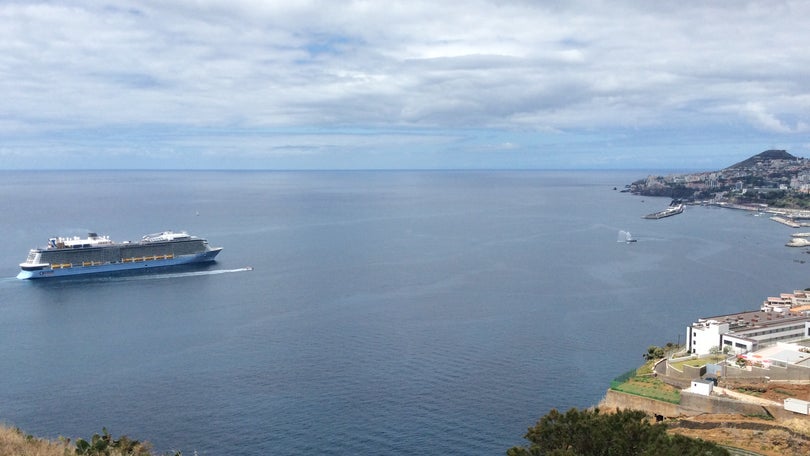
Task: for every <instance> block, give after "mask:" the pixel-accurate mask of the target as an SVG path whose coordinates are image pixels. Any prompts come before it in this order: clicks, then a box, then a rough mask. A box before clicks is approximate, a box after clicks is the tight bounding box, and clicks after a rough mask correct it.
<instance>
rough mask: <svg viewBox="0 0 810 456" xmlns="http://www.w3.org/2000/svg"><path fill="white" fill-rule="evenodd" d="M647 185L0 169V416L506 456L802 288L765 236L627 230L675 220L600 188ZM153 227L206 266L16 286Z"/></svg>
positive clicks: (731, 219)
mask: <svg viewBox="0 0 810 456" xmlns="http://www.w3.org/2000/svg"><path fill="white" fill-rule="evenodd" d="M644 175H645V174H644V173H640V172H301V173H297V172H3V173H0V178H1V180H0V202H1V203H0V204H2V209H3V210H2V214H3V216H2V218H0V239H2V240H3V242H2V243H0V259H2V261H0V385H2V388H0V420H3V421H5V422H6V423H7V424H11V425H15V426H19V427H21V428H23V429H25V430H26V431H27V432H31V433H34V434H38V435H43V436H49V437H56V436H58V435H63V436H70V437H77V436H83V437H89V436H90V435H91V434H92V433H94V432H99V431H100V430H101V428H102V427H103V426H106V427H107V428H108V429H109V430H110V431H111V432H112V433H113V434H115V435H120V434H127V435H129V436H131V437H134V438H138V439H145V440H149V441H151V442H153V444H154V445H155V447H156V449H157V450H160V451H168V450H170V449H179V450H182V451H183V453H184V454H193V452H194V451H196V452H197V454H200V455H224V454H245V455H266V454H272V455H287V454H290V455H292V454H302V453H315V452H324V453H331V454H402V455H423V454H462V453H463V454H472V455H497V454H504V452H505V451H506V449H508V448H509V447H511V446H513V445H518V444H522V443H523V438H522V437H523V434H524V433H525V432H526V429H527V428H528V427H529V426H531V425H532V424H533V423H534V422H535V421H536V420H537V419H538V418H539V417H540V416H542V415H543V414H545V413H547V412H548V411H549V410H550V409H551V408H559V409H568V408H570V407H587V406H591V405H594V404H596V403H597V402H598V401H599V400H600V399H601V397H602V396H603V395H604V391H605V389H606V388H607V387H608V385H609V382H610V380H611V379H612V378H613V377H614V376H616V375H618V374H620V373H622V372H624V371H626V370H628V369H630V368H633V367H635V366H637V365H638V364H639V363H640V362H641V354H642V353H643V352H645V351H646V348H647V346H648V345H651V344H663V343H666V342H668V341H673V342H676V341H678V339H679V337H680V336H679V335H680V334H682V333H683V332H684V328H685V326H686V325H687V324H688V323H690V322H692V321H693V320H694V319H695V318H697V317H701V316H711V315H716V314H722V313H725V312H730V311H737V310H743V309H753V308H757V307H758V306H759V304H760V302H761V301H762V300H763V299H764V298H766V297H767V296H768V295H774V294H776V293H779V292H784V291H792V290H794V289H800V288H804V287H806V286H808V285H810V283H808V282H810V281H808V273H810V263H808V264H805V263H803V261H804V260H805V259H808V260H810V256H808V255H807V254H806V253H804V251H803V250H802V249H789V248H787V247H784V246H783V245H784V243H785V242H786V241H787V240H788V238H789V234H790V233H791V232H792V231H793V230H791V229H789V228H787V227H784V226H782V225H779V224H777V223H774V222H772V221H770V220H768V218H767V217H754V216H752V215H749V214H745V213H742V212H737V211H731V210H722V209H716V208H701V207H689V208H687V210H686V211H685V212H684V214H682V215H679V216H676V217H671V218H668V219H663V220H658V221H650V220H643V219H641V216H642V215H644V214H646V213H649V212H654V211H657V210H660V209H663V207H664V206H666V205H667V204H668V202H669V201H668V200H662V199H658V198H643V197H638V196H632V195H628V194H622V193H620V192H618V191H614V190H613V187H614V186H618V187H620V188H621V186H623V185H624V184H626V183H629V182H631V181H633V180H635V179H637V178H640V177H644ZM165 229H174V230H188V231H189V232H191V233H193V234H198V235H200V236H203V237H206V238H208V239H209V241H210V243H211V244H212V245H215V246H222V247H224V250H223V252H222V253H221V254H220V256H219V260H218V262H217V263H215V264H213V265H211V266H210V267H208V268H204V269H201V270H196V271H183V272H177V273H170V274H164V275H138V276H125V277H117V278H89V279H75V280H68V281H56V282H30V281H19V280H16V279H14V278H13V277H14V276H15V275H16V273H17V271H18V266H17V265H18V263H19V262H21V261H23V260H24V258H25V256H26V254H27V251H28V249H29V248H31V247H34V246H39V245H44V244H45V242H46V240H47V238H48V237H50V236H55V235H83V234H85V233H86V232H87V231H97V232H99V233H103V234H109V235H111V236H112V237H113V239H115V240H118V241H123V240H135V239H139V238H140V236H142V235H143V234H146V233H150V232H155V231H161V230H165ZM619 230H626V231H630V232H631V233H632V235H633V236H634V237H635V238H637V239H638V242H637V243H635V244H625V243H620V242H617V236H618V231H619ZM245 266H252V267H253V268H254V270H253V271H244V270H242V268H244V267H245Z"/></svg>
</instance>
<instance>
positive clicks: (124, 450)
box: [0, 426, 181, 456]
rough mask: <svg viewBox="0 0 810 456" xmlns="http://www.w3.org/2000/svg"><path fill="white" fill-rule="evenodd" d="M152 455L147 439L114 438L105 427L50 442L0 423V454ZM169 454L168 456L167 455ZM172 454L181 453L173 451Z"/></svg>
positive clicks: (50, 455)
mask: <svg viewBox="0 0 810 456" xmlns="http://www.w3.org/2000/svg"><path fill="white" fill-rule="evenodd" d="M12 455H14V456H18V455H26V456H74V455H79V456H154V454H153V453H152V451H151V445H149V443H148V442H139V441H137V440H132V439H130V438H129V437H127V436H125V435H123V436H121V437H119V438H117V439H116V438H113V436H112V435H110V433H109V432H107V429H106V428H104V429H103V430H102V432H101V434H93V437H91V438H90V440H89V441H88V440H84V439H82V438H79V439H76V443H75V445H74V444H72V443H70V439H65V438H61V437H60V438H59V441H50V440H47V439H41V438H38V437H34V436H32V435H30V434H25V433H24V432H23V431H21V430H20V429H17V428H10V427H6V426H0V456H12ZM167 456H168V455H167ZM171 456H181V453H180V452H179V451H178V452H175V453H172V454H171Z"/></svg>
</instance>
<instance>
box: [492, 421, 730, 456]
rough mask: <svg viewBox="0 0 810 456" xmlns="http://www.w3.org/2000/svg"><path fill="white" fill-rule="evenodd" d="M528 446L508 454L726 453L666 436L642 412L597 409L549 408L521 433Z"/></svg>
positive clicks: (663, 428) (644, 455)
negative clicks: (548, 410)
mask: <svg viewBox="0 0 810 456" xmlns="http://www.w3.org/2000/svg"><path fill="white" fill-rule="evenodd" d="M524 437H525V438H526V439H527V440H528V441H529V442H530V446H529V447H528V448H526V447H513V448H510V449H509V450H508V451H507V452H506V454H507V456H579V455H583V456H586V455H587V456H603V455H604V456H607V455H627V456H634V455H639V456H670V455H671V456H676V455H677V456H681V455H706V456H712V455H728V454H729V452H728V451H727V450H725V449H724V448H721V447H719V446H717V445H715V444H713V443H710V442H705V441H703V440H698V439H691V438H688V437H684V436H681V435H668V434H667V432H666V426H665V425H663V424H651V423H650V421H649V419H647V415H646V414H645V413H644V412H641V411H637V410H624V411H621V410H620V411H618V412H616V413H614V414H602V413H599V409H594V410H582V411H580V410H577V409H571V410H569V411H568V412H566V413H560V412H558V411H557V410H552V411H551V412H549V413H548V414H547V415H545V416H544V417H542V418H541V419H540V421H538V422H537V424H535V425H534V427H531V428H529V431H528V432H527V433H526V435H525V436H524Z"/></svg>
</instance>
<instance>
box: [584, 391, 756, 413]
mask: <svg viewBox="0 0 810 456" xmlns="http://www.w3.org/2000/svg"><path fill="white" fill-rule="evenodd" d="M599 407H602V408H615V409H622V410H625V409H633V410H642V411H645V412H647V413H649V414H651V415H661V416H663V417H665V418H677V417H680V416H695V415H700V414H703V413H719V414H736V415H765V414H767V413H768V412H767V411H766V410H765V409H764V408H763V407H762V406H759V405H756V404H747V403H744V402H739V401H735V400H732V399H726V398H722V397H715V396H702V395H700V394H694V393H689V392H685V391H681V403H680V404H670V403H669V402H662V401H657V400H655V399H649V398H646V397H641V396H636V395H634V394H628V393H622V392H620V391H614V390H608V392H607V394H605V397H604V399H602V401H601V402H600V403H599Z"/></svg>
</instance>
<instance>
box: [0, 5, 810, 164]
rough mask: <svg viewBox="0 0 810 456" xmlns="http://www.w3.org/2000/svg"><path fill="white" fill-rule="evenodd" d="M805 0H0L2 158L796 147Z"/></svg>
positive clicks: (584, 154) (181, 160) (517, 154)
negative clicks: (692, 0) (690, 0)
mask: <svg viewBox="0 0 810 456" xmlns="http://www.w3.org/2000/svg"><path fill="white" fill-rule="evenodd" d="M808 17H810V2H807V1H779V0H773V1H746V0H733V1H732V0H727V1H722V0H721V1H700V2H682V1H654V2H650V1H641V0H639V1H623V0H613V1H598V0H591V1H578V0H572V1H529V0H512V1H510V0H502V1H498V0H491V1H486V0H467V1H463V2H461V1H441V0H438V1H437V0H430V1H422V0H406V1H399V0H385V1H338V0H323V1H316V0H295V1H290V0H283V1H275V0H264V1H259V0H222V1H219V0H210V1H209V0H154V1H153V0H142V1H127V0H120V1H109V2H105V1H103V0H102V1H99V0H75V1H68V0H63V1H36V0H24V1H16V0H2V1H0V169H689V170H713V169H720V168H723V167H726V166H729V165H732V164H734V163H736V162H738V161H741V160H743V159H745V158H748V157H749V156H752V155H755V154H757V153H759V152H762V151H764V150H767V149H774V148H776V149H785V150H787V151H788V152H790V153H792V154H793V155H796V156H799V157H806V156H810V138H809V137H808V133H810V52H809V51H808V49H807V45H808V43H810V27H808V26H807V18H808Z"/></svg>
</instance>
